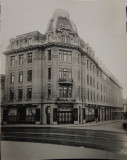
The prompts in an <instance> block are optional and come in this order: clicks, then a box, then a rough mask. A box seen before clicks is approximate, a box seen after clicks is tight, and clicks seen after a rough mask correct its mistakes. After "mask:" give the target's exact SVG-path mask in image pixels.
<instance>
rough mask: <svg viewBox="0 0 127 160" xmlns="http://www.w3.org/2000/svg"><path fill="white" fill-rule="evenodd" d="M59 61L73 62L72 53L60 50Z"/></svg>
mask: <svg viewBox="0 0 127 160" xmlns="http://www.w3.org/2000/svg"><path fill="white" fill-rule="evenodd" d="M59 60H60V61H65V62H71V61H72V52H71V51H66V50H59Z"/></svg>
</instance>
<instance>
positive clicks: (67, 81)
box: [59, 78, 73, 84]
mask: <svg viewBox="0 0 127 160" xmlns="http://www.w3.org/2000/svg"><path fill="white" fill-rule="evenodd" d="M59 83H69V84H72V83H73V79H64V78H60V79H59Z"/></svg>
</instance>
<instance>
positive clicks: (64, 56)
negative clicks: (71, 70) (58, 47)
mask: <svg viewBox="0 0 127 160" xmlns="http://www.w3.org/2000/svg"><path fill="white" fill-rule="evenodd" d="M63 60H64V61H65V62H67V52H66V51H64V54H63Z"/></svg>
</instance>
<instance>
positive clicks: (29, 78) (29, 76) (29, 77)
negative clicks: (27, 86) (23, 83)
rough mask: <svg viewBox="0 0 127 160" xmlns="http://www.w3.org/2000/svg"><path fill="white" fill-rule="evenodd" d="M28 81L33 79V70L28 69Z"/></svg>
mask: <svg viewBox="0 0 127 160" xmlns="http://www.w3.org/2000/svg"><path fill="white" fill-rule="evenodd" d="M27 81H28V82H31V81H32V70H28V71H27Z"/></svg>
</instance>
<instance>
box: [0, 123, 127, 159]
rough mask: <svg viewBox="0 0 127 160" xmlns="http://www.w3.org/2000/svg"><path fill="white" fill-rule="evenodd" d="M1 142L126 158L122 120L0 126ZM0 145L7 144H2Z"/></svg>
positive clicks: (126, 149)
mask: <svg viewBox="0 0 127 160" xmlns="http://www.w3.org/2000/svg"><path fill="white" fill-rule="evenodd" d="M2 140H6V141H20V142H36V143H37V142H39V143H42V144H43V145H44V143H50V144H55V145H56V144H59V145H62V146H64V147H65V146H66V147H69V146H70V147H72V146H73V147H74V146H75V147H78V148H79V147H80V148H81V147H83V148H87V149H88V148H89V149H90V148H91V149H95V150H101V151H104V152H110V153H113V154H116V153H118V154H122V155H125V156H127V131H124V130H123V129H122V121H115V122H104V123H89V124H86V125H57V126H35V125H31V126H29V127H28V126H25V125H11V127H7V126H6V127H5V126H4V127H2ZM10 143H14V142H10ZM4 144H5V145H7V144H6V143H5V142H4ZM33 144H34V143H33ZM45 145H46V144H45ZM48 154H49V153H48Z"/></svg>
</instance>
